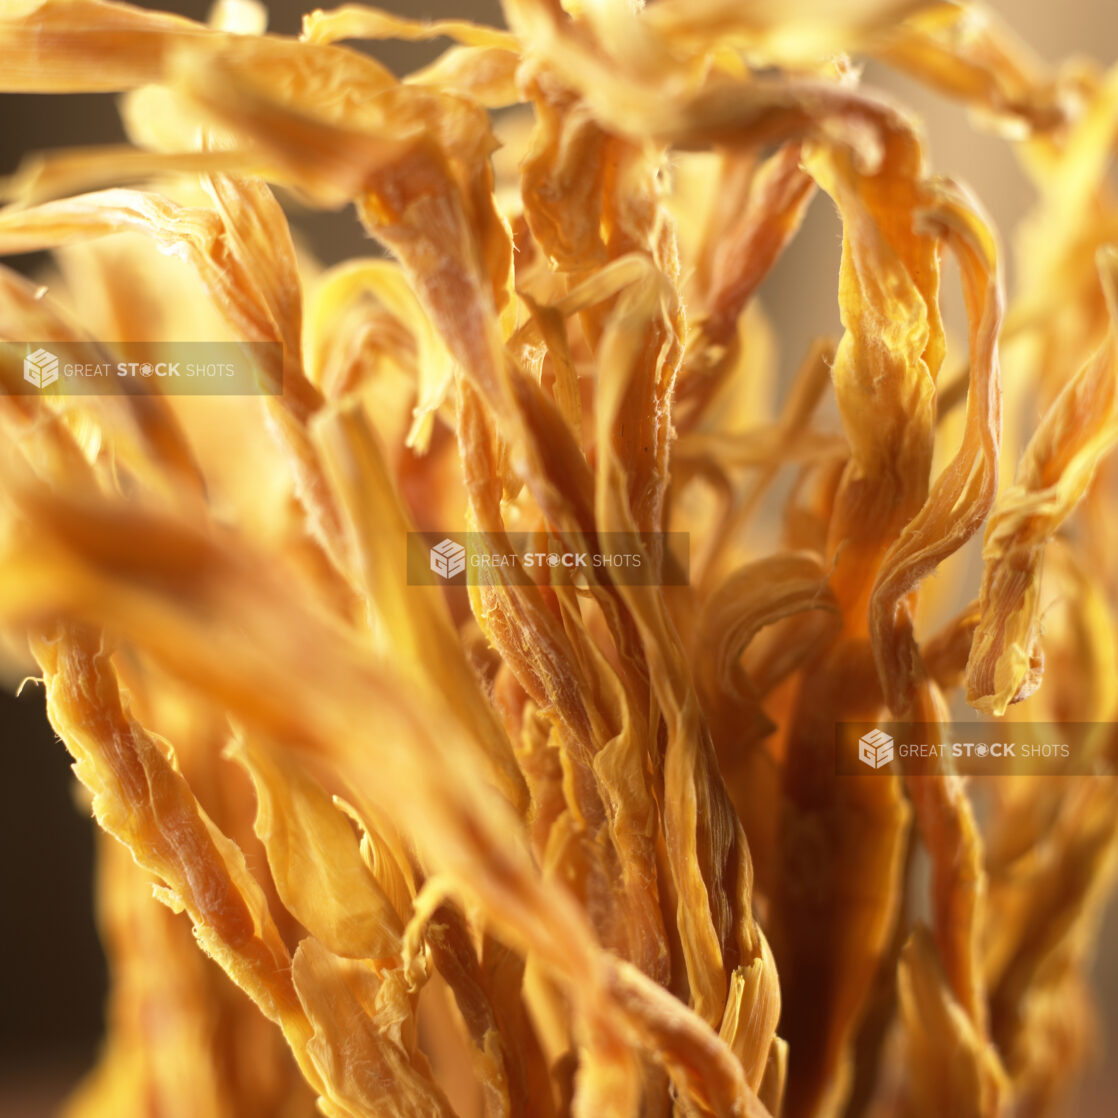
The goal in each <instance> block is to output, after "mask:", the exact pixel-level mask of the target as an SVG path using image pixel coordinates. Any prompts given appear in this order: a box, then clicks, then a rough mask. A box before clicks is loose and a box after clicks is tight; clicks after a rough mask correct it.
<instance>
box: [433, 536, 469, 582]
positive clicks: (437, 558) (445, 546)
mask: <svg viewBox="0 0 1118 1118" xmlns="http://www.w3.org/2000/svg"><path fill="white" fill-rule="evenodd" d="M465 569H466V549H465V548H464V547H463V546H462V545H461V544H460V543H455V542H454V541H453V540H443V541H442V542H441V543H437V544H435V546H434V547H433V548H431V570H433V571H434V572H435V574H437V575H440V576H441V577H442V578H453V577H454V576H455V575H457V574H461V573H462V572H463V571H464V570H465Z"/></svg>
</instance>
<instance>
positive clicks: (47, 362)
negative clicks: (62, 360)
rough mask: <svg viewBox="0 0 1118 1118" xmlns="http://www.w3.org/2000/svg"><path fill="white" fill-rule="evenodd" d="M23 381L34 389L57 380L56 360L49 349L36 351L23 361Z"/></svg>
mask: <svg viewBox="0 0 1118 1118" xmlns="http://www.w3.org/2000/svg"><path fill="white" fill-rule="evenodd" d="M23 379H24V380H25V381H28V382H29V383H30V384H33V385H34V386H35V387H36V388H46V387H47V385H50V384H54V382H55V381H56V380H58V358H57V357H55V355H54V354H53V353H51V352H50V350H49V349H37V350H35V352H34V353H30V354H28V355H27V356H26V357H25V358H24V359H23Z"/></svg>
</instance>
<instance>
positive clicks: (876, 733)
mask: <svg viewBox="0 0 1118 1118" xmlns="http://www.w3.org/2000/svg"><path fill="white" fill-rule="evenodd" d="M858 760H860V761H861V762H862V763H863V764H866V765H869V767H870V768H871V769H879V768H881V766H882V765H887V764H889V762H890V761H892V760H893V739H892V738H891V737H890V736H889V735H888V734H887V733H886V732H885V731H884V730H870V732H869V733H868V734H863V735H862V737H860V738H859V739H858Z"/></svg>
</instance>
